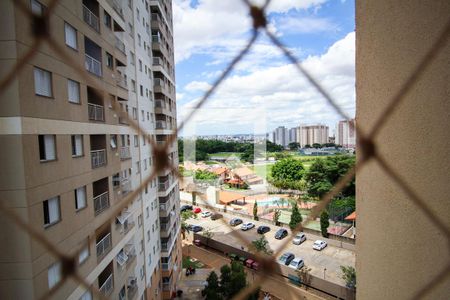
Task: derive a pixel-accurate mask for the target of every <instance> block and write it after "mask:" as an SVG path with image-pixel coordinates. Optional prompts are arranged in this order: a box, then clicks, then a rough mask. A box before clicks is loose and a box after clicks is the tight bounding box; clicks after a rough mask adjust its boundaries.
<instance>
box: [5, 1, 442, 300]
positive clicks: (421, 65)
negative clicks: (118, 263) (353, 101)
mask: <svg viewBox="0 0 450 300" xmlns="http://www.w3.org/2000/svg"><path fill="white" fill-rule="evenodd" d="M11 1H13V0H11ZM243 2H244V3H245V4H246V6H247V8H248V11H249V13H250V15H251V17H252V19H253V31H252V34H251V36H250V38H249V40H248V42H247V44H246V45H245V47H244V48H243V49H242V50H241V51H240V52H239V53H238V54H237V55H236V56H235V57H234V58H233V59H232V60H231V62H230V63H229V64H228V66H227V67H226V68H225V69H224V70H223V72H222V74H221V75H220V76H219V77H218V78H217V79H216V80H215V81H214V82H213V84H212V86H211V88H210V89H209V90H208V91H207V92H206V93H205V94H204V95H203V97H202V98H201V99H200V101H198V103H197V105H196V107H195V109H194V110H192V111H191V112H190V113H189V114H188V115H187V117H186V119H185V120H183V122H181V124H180V125H179V126H178V129H177V130H175V133H173V134H172V135H171V136H170V138H169V140H168V142H166V143H164V144H160V143H156V141H154V140H153V139H151V138H150V134H149V133H147V132H145V131H144V130H143V129H142V128H139V126H138V124H137V123H136V122H135V121H134V120H132V119H130V118H129V117H128V115H125V114H122V113H121V111H120V108H119V107H118V106H117V105H113V109H114V110H115V111H116V113H117V114H119V115H120V116H121V118H122V122H121V123H128V124H129V125H130V126H131V128H133V129H134V130H135V131H136V132H138V133H140V134H142V135H143V136H144V137H146V138H147V139H148V142H149V143H150V144H151V145H152V147H153V156H154V157H155V159H154V162H155V164H154V168H153V171H152V173H151V175H150V176H148V177H147V178H145V180H143V182H142V184H141V186H139V187H138V188H136V189H135V190H134V191H133V192H131V193H129V194H128V195H127V196H126V198H125V199H124V201H122V202H121V204H120V205H119V206H118V207H116V208H115V209H114V210H111V211H110V212H109V216H110V220H112V219H113V218H115V216H116V215H118V214H119V213H120V212H121V211H122V210H123V208H125V207H126V206H128V205H129V204H130V202H131V201H133V199H135V198H137V197H138V196H139V195H140V193H141V192H143V191H144V188H145V187H146V186H147V184H149V183H150V182H151V181H152V180H153V179H154V178H155V177H156V176H157V174H158V173H159V172H161V171H164V170H167V169H169V170H171V171H174V172H175V173H177V174H178V171H177V166H176V165H171V161H170V160H169V159H168V158H167V157H168V152H169V150H170V147H171V144H172V142H175V141H176V139H177V134H176V133H177V132H178V131H179V130H181V129H182V128H183V127H184V126H185V124H186V123H187V122H189V121H190V120H191V119H192V117H193V115H194V114H195V113H196V112H198V111H199V109H200V108H201V107H203V106H204V105H205V103H206V102H207V101H208V99H209V98H210V97H211V95H212V94H213V93H214V92H215V91H216V89H217V88H218V87H219V86H220V85H221V84H222V82H223V81H224V80H225V79H226V78H227V76H229V75H230V73H231V72H232V71H233V69H234V67H235V66H236V64H237V63H238V62H240V61H241V60H242V59H243V57H244V56H246V55H247V54H248V53H249V51H250V49H251V48H252V46H253V45H254V44H255V41H256V40H257V39H258V37H259V36H260V35H261V33H265V35H266V36H267V37H268V38H269V39H270V41H271V42H272V43H273V45H275V46H276V47H278V48H279V49H280V50H281V51H282V52H283V53H284V55H285V57H286V58H287V59H288V61H289V62H291V63H292V64H293V65H294V66H295V67H296V69H297V71H298V74H299V76H304V77H305V78H306V79H307V81H308V82H309V83H310V84H311V85H312V86H313V87H314V88H315V89H316V90H317V91H318V92H319V93H320V95H321V96H322V97H323V98H324V99H325V100H326V101H327V102H328V103H329V104H330V105H331V106H332V107H333V108H334V110H335V111H336V112H337V113H338V114H339V115H340V116H341V117H342V118H344V119H347V120H348V119H349V117H348V116H347V115H346V114H345V113H344V111H343V110H342V108H341V107H339V106H338V105H337V102H336V101H335V99H334V98H333V97H332V95H331V93H329V92H328V91H327V90H326V89H325V88H324V87H323V86H322V84H321V83H320V82H318V81H317V80H316V79H315V78H314V76H312V75H311V74H310V73H309V71H308V70H307V69H305V68H304V67H303V66H302V64H301V62H300V61H299V60H298V59H297V58H296V57H295V56H294V55H293V54H292V53H291V51H290V50H289V49H287V48H286V47H285V46H284V44H283V43H282V41H281V40H280V39H279V38H278V37H277V36H275V35H274V34H273V33H272V32H270V31H269V30H267V26H266V25H267V20H266V16H265V9H266V8H267V6H268V5H269V2H270V0H267V1H266V2H265V3H264V5H263V6H261V7H257V6H254V5H252V4H251V3H250V1H249V0H243ZM13 3H14V5H15V6H16V7H17V8H18V9H19V10H20V11H21V12H22V13H23V14H25V15H26V16H27V18H28V20H29V22H30V24H32V26H30V28H32V34H33V37H34V40H33V43H32V45H31V47H30V48H29V50H27V51H26V52H25V53H24V54H23V55H22V56H20V57H18V58H17V61H16V63H15V65H14V66H13V67H12V68H11V69H10V70H9V71H8V72H7V73H6V75H5V76H4V77H3V78H1V79H0V92H4V91H5V89H6V88H7V87H8V86H9V85H10V84H11V83H12V82H13V81H14V80H15V77H16V74H17V73H19V72H21V71H22V70H23V68H24V67H25V65H26V64H27V62H28V61H29V60H30V59H31V58H33V57H34V56H35V55H36V54H37V51H38V49H39V48H40V47H41V46H42V45H44V44H46V46H47V47H49V48H50V49H51V50H52V51H53V52H54V53H55V54H56V55H57V56H58V58H59V59H60V60H63V61H64V62H65V63H66V64H67V65H68V66H70V67H71V68H72V69H73V70H74V71H75V72H77V73H78V74H79V75H80V76H81V77H82V78H83V79H84V80H85V81H86V82H87V83H88V84H89V85H90V86H92V87H94V93H96V94H97V97H98V98H99V97H102V95H100V94H99V91H102V90H103V89H102V87H101V86H99V85H98V83H97V81H95V80H94V79H93V78H91V77H90V75H89V73H87V72H88V70H89V71H91V72H94V73H96V74H101V69H99V68H97V67H96V66H95V63H94V64H92V63H89V68H87V65H86V66H85V65H84V64H78V63H77V62H76V61H74V60H73V59H71V56H70V54H69V53H68V52H67V51H66V49H64V48H63V47H61V46H60V43H58V42H57V41H56V40H55V37H54V36H51V35H50V33H49V28H50V26H51V25H52V24H51V22H50V19H51V18H50V16H51V15H52V14H53V13H54V11H55V7H56V6H57V5H58V0H50V1H49V2H48V6H47V8H46V10H45V11H44V12H43V14H42V15H35V14H33V13H32V11H31V9H30V7H29V1H19V0H17V1H13ZM83 18H84V19H85V20H86V21H87V22H88V24H89V25H90V26H91V27H93V28H94V29H95V30H98V28H99V20H98V19H96V18H95V16H93V15H92V13H91V12H90V11H89V9H87V8H86V7H84V9H83ZM449 36H450V23H448V24H447V25H446V27H445V28H444V29H443V31H442V33H441V34H440V36H439V38H438V39H437V40H436V41H435V42H434V44H432V45H430V47H429V49H430V50H429V51H428V53H427V54H426V55H425V56H424V58H423V59H422V60H421V61H420V62H418V64H417V67H416V68H415V70H414V71H413V72H412V73H411V75H410V77H409V78H408V80H407V81H406V82H405V83H404V84H403V85H402V86H401V88H400V89H399V90H398V92H397V93H396V94H395V95H394V97H392V99H390V102H389V103H390V104H389V105H388V106H387V107H386V108H385V109H384V111H383V113H382V114H380V117H379V118H378V119H377V121H376V122H375V123H374V124H375V125H374V126H373V128H372V130H370V131H369V132H368V133H363V132H361V130H359V128H358V127H357V128H356V131H357V134H358V139H359V142H358V151H359V153H360V154H361V155H360V159H359V160H358V161H357V163H356V165H355V167H354V168H352V169H351V170H349V172H348V173H347V174H345V175H344V176H342V177H341V178H340V179H339V181H338V182H337V183H336V184H335V186H334V187H333V189H332V190H331V191H330V192H329V193H327V194H326V195H325V196H323V197H322V199H321V201H320V204H319V205H317V206H316V207H314V208H313V209H312V211H311V214H310V215H309V216H308V218H307V219H306V220H304V222H303V223H302V224H299V225H298V227H297V228H296V229H295V231H299V230H301V229H302V228H303V226H304V225H305V224H307V223H308V222H310V221H311V220H314V219H316V218H317V217H318V216H319V215H320V213H321V211H322V210H323V209H324V208H325V207H326V206H327V205H328V204H329V203H330V201H331V200H332V199H333V198H334V197H335V196H336V195H337V194H338V193H339V192H340V191H341V190H342V189H343V188H344V187H345V186H346V185H347V184H348V183H349V182H350V181H351V180H352V179H353V177H354V176H355V174H356V173H357V172H358V171H360V170H361V168H363V167H364V165H366V164H367V163H368V162H369V161H375V162H376V163H378V165H379V166H380V168H381V169H382V170H384V172H385V173H386V174H387V175H388V176H389V177H390V178H391V179H392V180H393V182H395V183H397V184H398V187H399V188H400V189H401V190H403V192H404V193H405V194H406V195H407V196H408V197H409V199H410V201H411V202H412V203H414V204H415V205H416V207H417V209H419V210H420V211H422V212H423V214H424V215H425V216H426V217H427V219H428V220H429V221H430V222H431V223H432V224H434V226H435V227H436V230H438V231H440V232H441V233H442V234H443V236H444V237H445V238H446V239H448V240H450V229H449V228H447V226H446V225H445V223H443V222H442V221H441V220H440V219H439V218H436V217H435V215H434V214H433V212H432V210H431V209H430V208H429V206H428V205H427V204H426V201H424V199H422V198H421V197H420V196H419V195H418V194H416V193H415V192H414V189H412V188H411V186H410V185H409V184H408V183H407V182H406V181H405V180H404V178H403V177H402V176H401V174H399V173H398V172H397V171H396V170H395V168H393V166H392V165H390V164H388V163H387V161H386V160H385V159H384V158H383V156H382V155H381V154H380V153H378V152H377V151H376V149H377V145H376V143H375V138H376V137H377V136H378V135H379V134H380V132H381V131H382V129H383V127H385V126H386V121H387V120H389V119H390V117H391V116H392V115H393V113H394V112H395V111H396V110H397V109H398V108H399V104H400V103H402V101H403V100H404V98H405V95H406V94H407V93H408V92H409V91H411V89H412V88H413V87H414V86H415V85H416V84H417V82H418V80H419V79H420V77H421V75H422V74H423V72H424V71H425V70H426V69H427V67H428V66H429V65H430V63H431V62H432V61H433V60H434V58H435V57H436V56H437V54H438V53H439V52H440V51H441V50H442V49H443V48H444V46H445V45H446V43H447V39H448V38H449ZM152 40H153V42H159V38H158V37H156V36H154V37H152ZM86 69H88V70H86ZM154 83H155V89H157V88H161V86H162V87H164V81H162V80H160V79H155V80H154ZM0 211H1V212H2V214H3V216H4V217H5V218H9V219H10V220H11V221H12V222H14V223H15V224H16V225H17V226H18V227H20V228H21V229H22V230H24V231H26V232H27V233H28V234H29V235H30V237H31V238H33V239H34V240H36V241H37V242H39V243H40V244H41V245H42V246H43V247H44V248H45V249H46V250H47V251H48V252H49V253H50V254H52V255H53V256H55V257H58V258H59V259H60V260H61V262H62V265H63V268H62V280H61V281H60V282H59V283H58V284H56V285H55V286H54V287H52V288H51V289H50V290H49V291H48V292H47V293H46V294H45V295H44V296H43V298H48V297H50V296H51V295H53V294H54V293H55V291H56V290H57V289H59V288H60V287H61V286H62V285H63V284H64V283H65V282H66V280H67V279H69V278H70V279H72V280H75V281H76V282H78V283H79V284H81V285H83V286H84V287H85V288H86V289H90V290H91V291H92V292H93V294H94V295H95V296H96V297H99V298H101V299H104V298H105V292H108V291H109V290H110V289H111V288H110V287H109V286H107V287H106V286H105V287H102V288H101V291H99V290H98V289H96V288H93V287H91V284H90V283H89V282H87V281H86V280H85V279H84V278H83V277H82V276H81V275H80V274H79V272H78V253H79V251H80V250H81V249H80V250H79V251H77V252H76V253H74V254H70V255H69V254H67V253H65V252H62V251H61V250H60V249H58V247H56V246H55V245H54V244H53V243H52V242H50V240H49V239H47V237H46V236H45V235H43V234H42V233H40V232H39V231H38V230H36V229H35V228H33V227H32V226H31V225H29V224H27V223H26V222H24V221H23V219H22V218H21V217H20V216H19V215H18V214H17V213H16V212H14V211H13V210H11V209H8V208H7V207H6V206H5V205H4V204H3V203H2V202H0ZM236 236H237V237H238V238H239V239H240V242H241V243H242V244H244V245H245V244H248V242H247V241H246V240H245V239H244V238H243V237H241V236H239V235H236ZM292 236H294V235H292ZM290 242H291V239H285V241H284V246H283V247H281V248H280V249H279V250H278V251H277V252H276V253H274V254H273V256H272V258H271V259H270V261H268V260H267V259H266V258H264V257H257V259H258V260H259V261H262V264H261V270H260V272H261V274H262V276H261V277H260V278H261V279H259V280H258V282H255V283H254V284H253V285H251V286H249V287H247V288H245V289H244V290H242V291H241V292H240V293H239V294H238V295H237V296H236V298H237V299H244V298H245V297H246V296H247V295H249V294H250V293H251V292H253V291H254V290H255V289H256V288H257V287H258V286H260V285H261V284H262V282H263V281H264V280H266V277H265V276H264V274H270V272H273V266H274V264H275V257H277V256H278V255H279V254H280V253H281V251H283V249H284V248H285V246H286V245H287V244H288V243H290ZM168 244H169V243H162V246H163V249H164V248H167V246H168ZM256 256H258V255H256ZM449 273H450V266H449V267H447V268H445V269H444V271H443V272H441V273H440V274H436V275H434V276H432V279H431V280H430V282H426V283H424V285H423V286H422V287H418V290H417V292H416V294H415V295H414V298H422V297H424V296H425V295H427V294H428V293H429V292H430V291H431V290H432V289H433V288H434V287H435V286H436V285H437V284H439V283H440V282H442V280H443V279H444V278H446V277H447V276H448V275H449ZM167 286H168V284H167V283H166V282H164V283H163V287H164V288H165V287H167ZM280 288H282V287H280ZM294 298H295V295H294V296H293V299H294Z"/></svg>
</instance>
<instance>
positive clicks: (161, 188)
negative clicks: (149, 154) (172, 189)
mask: <svg viewBox="0 0 450 300" xmlns="http://www.w3.org/2000/svg"><path fill="white" fill-rule="evenodd" d="M169 186H170V180H169V179H167V180H166V181H163V182H159V184H158V192H164V191H166V190H167V189H168V188H169Z"/></svg>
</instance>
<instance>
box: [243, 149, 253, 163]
mask: <svg viewBox="0 0 450 300" xmlns="http://www.w3.org/2000/svg"><path fill="white" fill-rule="evenodd" d="M241 160H243V161H245V162H253V161H254V160H255V153H254V150H253V148H251V149H247V150H245V151H244V152H243V153H242V154H241Z"/></svg>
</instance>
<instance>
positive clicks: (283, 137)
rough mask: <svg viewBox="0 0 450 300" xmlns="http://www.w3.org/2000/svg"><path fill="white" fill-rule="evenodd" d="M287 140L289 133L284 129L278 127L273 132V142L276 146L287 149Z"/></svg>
mask: <svg viewBox="0 0 450 300" xmlns="http://www.w3.org/2000/svg"><path fill="white" fill-rule="evenodd" d="M288 139H289V133H288V130H287V128H286V127H284V126H279V127H277V128H275V130H274V131H273V140H274V143H275V144H277V145H281V146H283V147H287V145H288Z"/></svg>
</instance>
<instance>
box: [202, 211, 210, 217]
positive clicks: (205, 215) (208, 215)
mask: <svg viewBox="0 0 450 300" xmlns="http://www.w3.org/2000/svg"><path fill="white" fill-rule="evenodd" d="M211 215H212V212H210V211H204V212H202V214H201V216H202V218H207V217H210V216H211Z"/></svg>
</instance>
